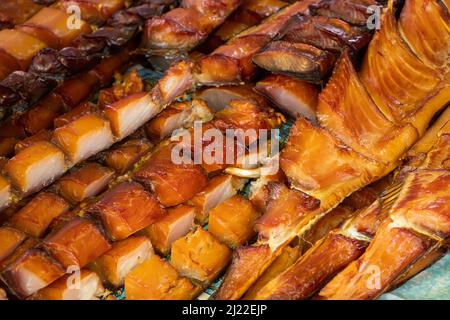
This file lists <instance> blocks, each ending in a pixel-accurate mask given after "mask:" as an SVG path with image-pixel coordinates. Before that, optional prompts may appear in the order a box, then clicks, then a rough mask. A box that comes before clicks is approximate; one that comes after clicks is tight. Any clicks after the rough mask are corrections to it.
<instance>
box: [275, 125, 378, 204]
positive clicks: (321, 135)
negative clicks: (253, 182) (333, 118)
mask: <svg viewBox="0 0 450 320" xmlns="http://www.w3.org/2000/svg"><path fill="white" fill-rule="evenodd" d="M280 162H281V163H280V164H281V168H282V169H283V171H284V172H285V174H286V176H287V177H288V179H289V181H290V183H291V185H292V187H294V188H295V189H298V190H300V191H302V192H304V193H306V194H308V195H310V196H312V197H314V198H316V199H318V200H320V202H321V208H322V209H325V210H327V209H330V207H334V206H335V205H336V203H339V202H340V201H341V199H343V198H344V197H346V196H347V195H349V194H350V193H352V192H353V191H354V190H355V189H358V188H361V187H363V186H365V185H367V184H368V183H369V182H371V181H373V180H374V179H375V178H376V177H379V176H380V175H381V174H382V173H383V171H384V170H385V166H384V165H383V164H382V163H380V162H377V161H375V160H372V159H369V158H366V157H364V156H362V155H360V154H358V153H356V152H355V151H353V150H352V149H350V148H349V147H347V146H346V145H345V144H344V143H343V142H341V141H340V140H338V139H337V138H336V137H334V136H332V135H331V134H330V133H329V132H327V131H325V129H322V128H318V127H314V126H312V125H311V124H310V123H308V122H307V121H306V120H304V119H302V118H299V119H298V120H297V121H296V123H295V125H294V127H293V128H292V129H291V132H290V135H289V139H288V141H287V143H286V146H285V148H284V149H283V151H282V153H281V158H280Z"/></svg>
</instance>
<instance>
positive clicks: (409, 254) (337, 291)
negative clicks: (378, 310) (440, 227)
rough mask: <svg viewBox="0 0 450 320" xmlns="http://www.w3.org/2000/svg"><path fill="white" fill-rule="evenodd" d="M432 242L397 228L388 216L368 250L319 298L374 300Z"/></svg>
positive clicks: (339, 275)
mask: <svg viewBox="0 0 450 320" xmlns="http://www.w3.org/2000/svg"><path fill="white" fill-rule="evenodd" d="M433 244H434V241H432V240H430V239H427V238H425V237H424V236H421V235H419V234H416V233H414V232H412V231H410V230H408V229H405V228H402V227H397V226H396V225H395V223H393V221H392V220H391V219H389V218H388V219H386V220H385V221H384V222H383V223H382V225H381V226H380V228H379V229H378V231H377V234H376V235H375V238H374V239H373V240H372V242H371V244H370V246H369V247H368V248H367V250H366V251H365V253H364V254H363V255H362V256H361V257H360V258H359V259H357V260H355V261H353V262H352V263H351V264H349V265H348V266H347V267H346V268H345V269H344V270H343V271H342V272H340V273H338V275H337V276H336V277H334V278H333V279H332V280H331V281H330V282H328V284H327V285H326V286H325V287H324V288H323V289H322V290H321V291H320V292H319V295H318V298H320V299H331V300H333V299H340V300H341V299H352V300H354V299H374V298H376V297H378V296H379V295H380V294H381V293H383V292H384V291H385V290H386V289H387V288H388V286H389V285H390V284H391V283H392V281H394V280H395V279H396V278H397V277H398V276H399V275H400V274H401V273H402V272H404V271H405V270H406V269H407V268H408V266H409V265H410V264H411V263H413V262H415V261H416V260H417V259H418V258H419V257H421V256H423V255H424V254H425V253H426V252H427V251H428V250H429V249H430V248H431V247H432V246H433ZM399 248H401V250H399Z"/></svg>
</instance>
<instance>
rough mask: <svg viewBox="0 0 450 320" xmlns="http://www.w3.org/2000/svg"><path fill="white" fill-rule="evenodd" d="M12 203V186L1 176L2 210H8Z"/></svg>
mask: <svg viewBox="0 0 450 320" xmlns="http://www.w3.org/2000/svg"><path fill="white" fill-rule="evenodd" d="M10 202H11V184H10V183H9V182H8V180H6V179H5V178H4V177H2V176H0V210H2V209H4V208H6V207H7V206H8V205H9V204H10Z"/></svg>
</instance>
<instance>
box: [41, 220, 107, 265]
mask: <svg viewBox="0 0 450 320" xmlns="http://www.w3.org/2000/svg"><path fill="white" fill-rule="evenodd" d="M86 244H89V245H86ZM42 246H43V248H45V250H47V251H48V252H50V253H51V254H52V256H54V257H55V258H56V259H57V260H58V261H59V262H60V263H61V264H62V265H63V266H64V267H66V268H68V267H70V266H78V267H80V268H83V267H84V266H86V265H87V264H88V263H89V262H91V261H93V260H94V259H95V258H97V257H99V256H101V255H102V254H103V253H105V252H106V251H108V250H109V249H110V248H111V245H110V243H109V241H108V239H107V238H106V237H105V236H104V235H103V233H102V231H101V230H100V229H99V228H98V227H97V226H96V225H95V223H94V222H92V221H90V220H87V219H85V218H79V217H77V218H75V219H73V220H71V221H69V222H68V223H66V224H65V225H63V226H62V227H61V228H59V229H57V230H55V231H53V232H52V233H50V234H49V235H48V236H47V237H46V238H45V240H44V241H43V243H42Z"/></svg>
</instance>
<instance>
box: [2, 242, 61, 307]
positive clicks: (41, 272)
mask: <svg viewBox="0 0 450 320" xmlns="http://www.w3.org/2000/svg"><path fill="white" fill-rule="evenodd" d="M64 273H65V271H64V268H63V267H62V266H61V265H60V264H59V263H58V262H56V261H55V260H53V259H52V258H51V257H50V256H49V255H47V254H46V253H45V252H44V251H42V250H39V249H30V250H27V251H25V252H24V253H23V254H22V255H20V256H19V257H18V258H17V259H16V260H15V261H14V262H12V263H11V264H10V265H8V267H6V268H5V269H4V270H3V271H2V273H1V275H0V276H1V279H2V280H3V282H4V283H5V284H6V285H7V286H8V288H9V290H10V291H11V292H12V293H13V294H14V295H16V296H17V297H19V298H22V299H24V298H27V297H29V296H30V295H32V294H33V293H35V292H37V291H38V290H40V289H42V288H44V287H46V286H48V285H49V284H50V283H52V282H53V281H55V280H56V279H58V278H59V277H61V276H62V275H64Z"/></svg>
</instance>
